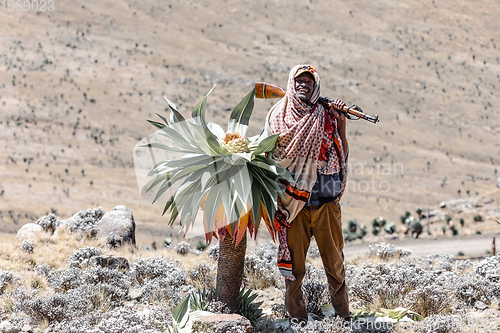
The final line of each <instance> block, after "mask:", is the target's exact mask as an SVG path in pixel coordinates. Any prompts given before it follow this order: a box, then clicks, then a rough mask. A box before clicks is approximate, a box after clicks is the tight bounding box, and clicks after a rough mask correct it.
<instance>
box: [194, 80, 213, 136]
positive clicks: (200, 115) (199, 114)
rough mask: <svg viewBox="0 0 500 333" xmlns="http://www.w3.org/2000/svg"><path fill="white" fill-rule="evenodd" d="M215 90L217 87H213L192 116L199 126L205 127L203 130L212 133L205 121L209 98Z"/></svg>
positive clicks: (195, 108)
mask: <svg viewBox="0 0 500 333" xmlns="http://www.w3.org/2000/svg"><path fill="white" fill-rule="evenodd" d="M214 88H215V85H214V86H213V87H212V89H210V91H209V92H208V94H207V95H206V96H205V97H204V98H203V99H202V100H201V101H200V102H199V103H198V104H197V105H196V106H195V107H194V109H193V112H192V114H191V117H192V118H193V120H194V121H195V122H196V123H197V124H199V125H201V126H203V128H205V129H207V130H208V131H210V129H209V128H208V126H207V123H206V121H205V111H206V109H207V97H208V95H210V93H211V92H212V90H214Z"/></svg>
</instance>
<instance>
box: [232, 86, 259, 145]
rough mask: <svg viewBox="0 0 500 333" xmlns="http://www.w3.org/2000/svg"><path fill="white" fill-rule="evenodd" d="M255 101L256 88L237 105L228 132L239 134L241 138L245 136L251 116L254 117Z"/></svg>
mask: <svg viewBox="0 0 500 333" xmlns="http://www.w3.org/2000/svg"><path fill="white" fill-rule="evenodd" d="M254 99H255V87H254V88H253V89H252V90H250V92H249V93H248V94H247V95H246V96H245V97H244V98H243V99H242V100H241V102H240V103H239V104H238V105H236V107H235V108H234V109H233V112H231V116H230V117H229V123H228V128H227V132H228V133H234V132H238V133H240V134H241V136H243V137H244V136H245V135H246V133H247V129H248V123H249V121H250V116H251V115H252V111H253V106H254Z"/></svg>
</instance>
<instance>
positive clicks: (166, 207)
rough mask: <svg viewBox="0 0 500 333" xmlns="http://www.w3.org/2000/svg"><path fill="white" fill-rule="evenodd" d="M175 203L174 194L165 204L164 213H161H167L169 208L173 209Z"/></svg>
mask: <svg viewBox="0 0 500 333" xmlns="http://www.w3.org/2000/svg"><path fill="white" fill-rule="evenodd" d="M173 203H174V196H173V195H172V196H171V197H170V198H168V200H167V203H166V204H165V207H164V208H163V213H161V215H162V216H163V215H165V213H166V212H167V210H168V209H169V208H170V209H172V208H173V205H172V204H173Z"/></svg>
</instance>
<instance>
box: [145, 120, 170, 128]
mask: <svg viewBox="0 0 500 333" xmlns="http://www.w3.org/2000/svg"><path fill="white" fill-rule="evenodd" d="M148 123H150V124H151V125H153V126H154V127H156V128H159V129H163V128H164V127H167V126H166V125H165V124H162V123H160V122H158V121H154V120H148Z"/></svg>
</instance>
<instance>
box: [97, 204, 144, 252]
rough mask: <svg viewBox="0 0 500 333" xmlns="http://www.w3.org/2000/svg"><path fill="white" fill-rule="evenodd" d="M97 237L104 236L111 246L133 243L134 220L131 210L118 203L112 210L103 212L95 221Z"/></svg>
mask: <svg viewBox="0 0 500 333" xmlns="http://www.w3.org/2000/svg"><path fill="white" fill-rule="evenodd" d="M96 227H97V228H99V232H98V234H97V235H98V237H103V238H106V239H107V241H108V245H110V246H111V247H116V246H120V245H122V244H123V243H129V244H132V245H135V221H134V216H133V215H132V212H131V211H130V210H129V209H128V208H127V207H125V206H123V205H118V206H116V207H115V208H113V210H111V211H109V212H107V213H106V214H104V216H103V217H102V218H101V219H100V220H99V222H97V224H96Z"/></svg>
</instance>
